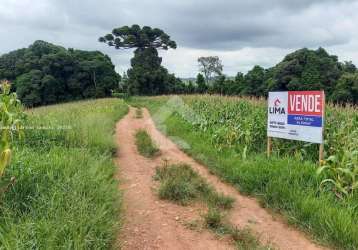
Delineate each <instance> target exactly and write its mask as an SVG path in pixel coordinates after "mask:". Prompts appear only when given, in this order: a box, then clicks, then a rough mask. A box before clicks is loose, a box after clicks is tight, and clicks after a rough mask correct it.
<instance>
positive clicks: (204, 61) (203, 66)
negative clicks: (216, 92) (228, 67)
mask: <svg viewBox="0 0 358 250" xmlns="http://www.w3.org/2000/svg"><path fill="white" fill-rule="evenodd" d="M198 63H199V70H200V72H202V73H203V74H204V76H205V81H206V84H209V83H210V82H211V80H212V77H213V76H214V75H221V74H222V71H223V65H222V63H221V60H220V59H219V57H217V56H208V57H199V58H198Z"/></svg>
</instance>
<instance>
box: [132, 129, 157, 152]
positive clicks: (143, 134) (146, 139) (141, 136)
mask: <svg viewBox="0 0 358 250" xmlns="http://www.w3.org/2000/svg"><path fill="white" fill-rule="evenodd" d="M135 144H136V145H137V149H138V152H139V153H140V154H141V155H143V156H145V157H147V158H152V157H154V156H156V155H158V154H159V148H158V147H157V145H155V143H154V142H153V140H152V138H150V135H149V134H148V133H147V131H145V130H143V129H140V130H138V131H137V132H136V134H135Z"/></svg>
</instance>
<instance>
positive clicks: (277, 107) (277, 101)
mask: <svg viewBox="0 0 358 250" xmlns="http://www.w3.org/2000/svg"><path fill="white" fill-rule="evenodd" d="M280 104H281V101H280V99H278V98H276V99H275V101H274V102H273V105H274V106H273V107H269V112H270V114H274V115H277V114H278V115H285V114H286V111H285V108H284V107H280Z"/></svg>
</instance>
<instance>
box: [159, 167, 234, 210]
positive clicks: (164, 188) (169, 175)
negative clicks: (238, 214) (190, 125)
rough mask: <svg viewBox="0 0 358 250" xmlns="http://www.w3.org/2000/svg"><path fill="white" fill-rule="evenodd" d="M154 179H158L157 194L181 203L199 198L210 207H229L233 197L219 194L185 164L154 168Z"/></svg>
mask: <svg viewBox="0 0 358 250" xmlns="http://www.w3.org/2000/svg"><path fill="white" fill-rule="evenodd" d="M154 179H155V180H158V181H160V186H159V189H158V195H159V197H160V198H161V199H165V200H171V201H174V202H176V203H179V204H181V205H187V204H188V203H190V202H191V201H194V200H201V201H204V202H206V203H208V204H209V205H210V206H212V207H216V208H222V209H229V208H231V207H232V205H233V203H234V199H233V198H231V197H228V196H225V195H224V194H220V193H218V192H216V191H215V189H214V188H213V187H212V186H210V185H209V184H208V183H207V182H206V181H205V180H204V179H203V178H202V177H201V176H199V175H198V174H197V173H196V172H195V171H194V170H193V169H192V168H191V167H190V166H189V165H187V164H173V165H168V164H167V163H165V164H164V165H162V166H160V167H157V168H156V174H155V176H154Z"/></svg>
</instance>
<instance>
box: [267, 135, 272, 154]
mask: <svg viewBox="0 0 358 250" xmlns="http://www.w3.org/2000/svg"><path fill="white" fill-rule="evenodd" d="M271 151H272V137H269V136H268V137H267V157H270V156H271Z"/></svg>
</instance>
